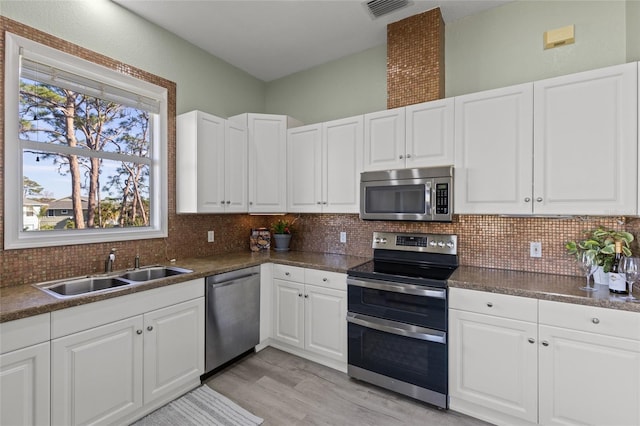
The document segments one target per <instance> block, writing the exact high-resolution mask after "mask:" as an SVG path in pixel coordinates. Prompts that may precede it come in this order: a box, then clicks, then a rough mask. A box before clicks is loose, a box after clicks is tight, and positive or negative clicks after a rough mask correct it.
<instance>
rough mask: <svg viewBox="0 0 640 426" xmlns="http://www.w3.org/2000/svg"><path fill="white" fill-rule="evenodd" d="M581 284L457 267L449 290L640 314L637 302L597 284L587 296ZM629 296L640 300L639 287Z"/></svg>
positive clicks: (557, 277) (563, 278)
mask: <svg viewBox="0 0 640 426" xmlns="http://www.w3.org/2000/svg"><path fill="white" fill-rule="evenodd" d="M592 283H593V281H592ZM584 284H585V279H584V278H581V277H571V276H566V275H552V274H541V273H534V272H522V271H507V270H502V269H488V268H477V267H469V266H460V267H459V268H458V269H456V271H455V272H454V273H453V275H452V276H451V278H449V287H457V288H466V289H469V290H479V291H487V292H491V293H501V294H509V295H512V296H523V297H531V298H535V299H541V300H552V301H556V302H565V303H574V304H579V305H589V306H599V307H602V308H610V309H620V310H625V311H633V312H640V303H632V302H627V301H625V300H623V299H624V297H626V296H614V295H612V294H611V293H609V287H607V286H602V285H598V286H596V287H597V288H598V291H595V292H590V293H587V292H586V291H582V290H580V289H579V287H582V286H584ZM633 293H634V295H635V296H636V297H638V298H640V284H637V285H635V286H634V289H633Z"/></svg>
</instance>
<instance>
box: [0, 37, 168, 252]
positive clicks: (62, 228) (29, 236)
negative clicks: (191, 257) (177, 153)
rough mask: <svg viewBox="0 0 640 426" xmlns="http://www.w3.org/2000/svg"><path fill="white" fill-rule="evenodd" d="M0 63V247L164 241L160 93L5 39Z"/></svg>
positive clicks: (163, 100)
mask: <svg viewBox="0 0 640 426" xmlns="http://www.w3.org/2000/svg"><path fill="white" fill-rule="evenodd" d="M5 59H6V60H5V67H6V68H5V141H6V144H5V208H6V212H5V213H6V221H5V248H7V249H10V248H25V247H45V246H52V245H62V244H82V243H93V242H107V241H121V240H132V239H142V238H158V237H166V236H167V200H166V198H167V195H166V194H167V177H166V170H167V167H166V162H167V158H166V151H167V148H166V146H167V90H166V89H165V88H163V87H160V86H156V85H154V84H151V83H149V82H146V81H144V80H140V79H137V78H134V77H132V76H129V75H126V74H122V73H119V72H117V71H115V70H111V69H108V68H105V67H103V66H101V65H97V64H94V63H92V62H89V61H86V60H84V59H81V58H78V57H75V56H72V55H69V54H67V53H64V52H61V51H58V50H55V49H52V48H49V47H47V46H44V45H41V44H38V43H35V42H33V41H31V40H28V39H25V38H23V37H19V36H16V35H13V34H10V33H7V35H6V58H5ZM28 203H42V204H47V205H48V206H49V207H48V210H47V214H46V215H42V218H41V220H40V221H39V223H38V226H37V227H34V226H31V225H29V224H27V223H25V221H26V215H25V214H24V213H23V212H24V211H25V210H24V207H25V205H27V204H28ZM54 212H55V213H54Z"/></svg>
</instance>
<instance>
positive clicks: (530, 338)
mask: <svg viewBox="0 0 640 426" xmlns="http://www.w3.org/2000/svg"><path fill="white" fill-rule="evenodd" d="M527 341H528V342H529V343H531V344H533V343H535V342H536V339H534V338H533V337H529V338H528V339H527Z"/></svg>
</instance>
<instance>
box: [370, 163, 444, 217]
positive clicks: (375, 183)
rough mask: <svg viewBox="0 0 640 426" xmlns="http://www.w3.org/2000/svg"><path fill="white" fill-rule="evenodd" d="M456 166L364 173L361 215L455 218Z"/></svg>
mask: <svg viewBox="0 0 640 426" xmlns="http://www.w3.org/2000/svg"><path fill="white" fill-rule="evenodd" d="M452 215H453V167H452V166H446V167H425V168H420V169H397V170H383V171H376V172H363V173H361V174H360V218H361V219H365V220H412V221H422V222H451V217H452Z"/></svg>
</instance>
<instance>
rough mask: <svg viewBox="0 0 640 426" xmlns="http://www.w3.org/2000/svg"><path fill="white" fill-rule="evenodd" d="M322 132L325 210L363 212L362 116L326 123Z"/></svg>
mask: <svg viewBox="0 0 640 426" xmlns="http://www.w3.org/2000/svg"><path fill="white" fill-rule="evenodd" d="M322 128H323V132H322V149H323V152H322V158H323V162H322V164H323V173H322V174H323V176H324V178H323V180H322V182H323V187H322V203H323V204H322V211H323V213H358V212H360V172H362V157H363V149H364V148H363V143H364V133H363V117H362V116H357V117H351V118H345V119H342V120H334V121H330V122H327V123H324V124H323V126H322Z"/></svg>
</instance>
